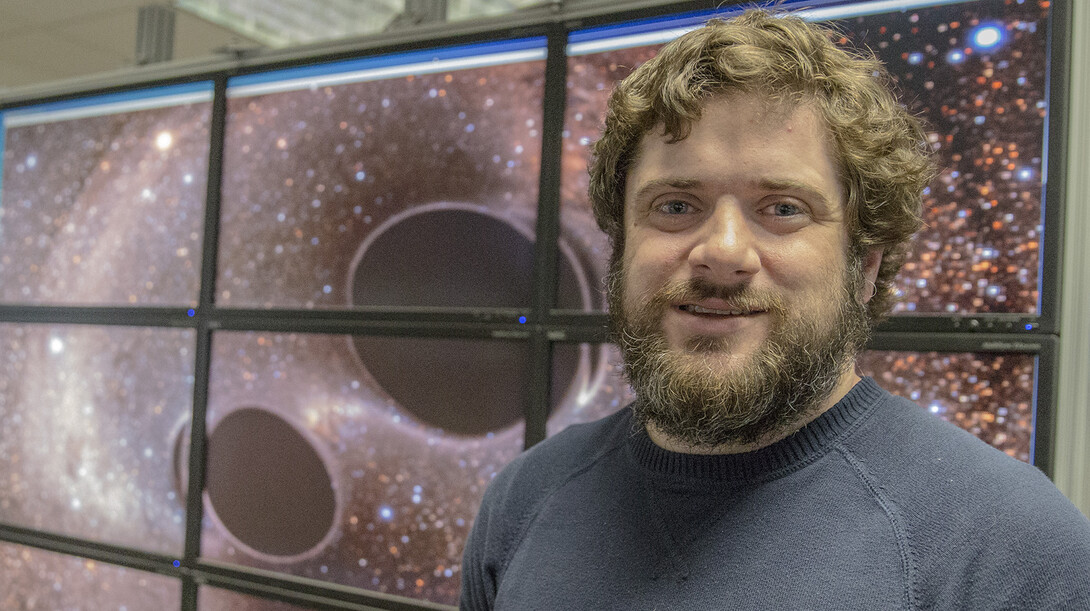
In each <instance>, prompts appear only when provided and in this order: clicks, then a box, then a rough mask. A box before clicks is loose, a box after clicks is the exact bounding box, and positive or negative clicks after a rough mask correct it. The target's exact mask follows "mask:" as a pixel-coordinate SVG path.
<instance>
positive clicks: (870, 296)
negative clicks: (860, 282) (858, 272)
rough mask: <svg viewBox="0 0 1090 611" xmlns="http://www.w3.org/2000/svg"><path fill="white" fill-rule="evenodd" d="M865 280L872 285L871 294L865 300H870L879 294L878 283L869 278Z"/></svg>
mask: <svg viewBox="0 0 1090 611" xmlns="http://www.w3.org/2000/svg"><path fill="white" fill-rule="evenodd" d="M865 282H866V283H867V284H869V285H870V295H869V296H868V297H867V298H866V300H865V301H869V300H871V299H874V296H875V295H877V294H878V285H877V284H875V283H874V282H873V281H871V280H869V279H867V280H865Z"/></svg>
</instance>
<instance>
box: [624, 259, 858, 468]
mask: <svg viewBox="0 0 1090 611" xmlns="http://www.w3.org/2000/svg"><path fill="white" fill-rule="evenodd" d="M848 261H849V264H848V265H847V266H845V267H846V268H847V269H845V272H844V277H843V278H842V279H841V282H840V283H839V286H835V287H833V289H832V290H831V291H829V293H830V294H829V295H827V296H824V298H822V299H818V300H814V301H813V302H812V303H810V304H807V305H808V307H807V311H802V310H801V309H800V308H798V307H797V306H796V311H793V312H792V311H789V308H787V307H786V305H785V304H784V301H783V299H782V298H780V297H779V296H778V295H776V294H773V293H768V292H758V291H755V290H753V289H752V288H751V287H749V286H748V285H742V286H733V287H723V286H717V285H714V284H711V283H709V282H707V281H704V280H701V279H693V280H690V281H688V282H683V283H675V284H670V285H667V286H665V287H663V288H662V289H660V290H659V291H658V292H657V293H655V294H654V295H652V296H651V298H650V299H649V300H647V301H646V302H644V303H642V304H640V305H639V306H637V307H636V308H634V309H633V310H632V311H631V312H629V311H628V310H627V308H626V307H625V305H624V294H625V277H624V271H623V269H622V267H623V266H622V265H621V264H620V262H619V261H613V262H611V265H610V273H609V284H608V291H607V295H608V298H609V305H610V308H609V310H610V326H611V333H612V336H613V340H614V341H615V342H616V343H617V344H618V346H619V347H620V349H621V353H622V355H623V357H624V371H625V376H626V377H627V378H628V381H629V384H631V386H632V388H633V390H634V391H635V392H636V396H637V400H636V402H635V403H634V404H633V411H634V414H635V424H636V425H637V426H639V427H641V428H646V427H648V426H649V425H650V426H653V427H654V428H655V429H657V430H658V431H659V432H661V433H663V434H665V435H666V436H668V437H669V438H672V439H673V440H675V441H678V442H681V443H683V444H685V445H687V446H689V447H691V448H693V449H697V450H714V449H715V448H717V447H722V446H727V445H750V444H753V443H756V442H760V441H761V440H764V439H768V438H770V437H771V436H773V435H775V434H777V433H780V434H782V433H783V432H785V431H787V430H790V429H791V428H793V425H796V424H797V423H798V422H800V421H803V420H804V419H805V418H806V417H807V416H808V415H810V414H812V413H813V412H814V411H815V410H817V409H818V408H819V407H820V406H821V404H822V403H824V402H825V401H826V400H827V399H828V398H829V396H830V395H831V393H832V391H833V389H834V388H836V386H837V385H838V384H839V382H840V380H841V379H842V377H843V376H844V375H845V374H846V373H847V372H848V371H850V370H851V368H852V367H853V366H854V359H855V355H856V354H857V353H858V351H859V350H860V349H861V348H862V347H863V345H864V344H865V343H866V341H867V339H868V337H869V335H870V325H869V323H868V320H867V316H866V309H865V306H864V305H863V304H862V303H861V302H860V301H859V300H858V298H857V295H858V294H859V288H860V286H861V285H862V283H863V275H862V262H861V258H860V257H857V256H849V257H848ZM712 298H715V299H722V300H725V301H727V302H728V303H730V304H731V309H738V310H749V311H752V310H763V311H765V312H767V314H766V315H767V316H769V317H770V324H769V332H768V337H767V338H766V339H765V340H764V342H763V343H762V344H761V345H760V346H759V347H758V348H757V349H756V350H755V351H754V352H753V354H751V355H749V356H742V355H732V354H731V347H732V343H733V341H732V338H731V337H720V336H694V337H690V338H689V339H688V340H687V341H686V344H685V346H684V349H673V348H671V347H670V346H669V344H668V341H667V339H666V336H665V334H664V332H663V329H662V321H663V316H664V314H665V313H666V310H667V309H668V308H670V307H672V306H671V304H676V303H678V302H693V301H699V300H702V299H712ZM724 357H727V358H729V361H731V362H725V360H724ZM736 360H737V362H734V361H736Z"/></svg>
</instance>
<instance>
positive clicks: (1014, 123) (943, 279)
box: [561, 0, 1049, 315]
mask: <svg viewBox="0 0 1090 611" xmlns="http://www.w3.org/2000/svg"><path fill="white" fill-rule="evenodd" d="M1048 7H1049V2H1047V1H1039V2H1034V1H1025V2H1017V1H1014V0H1006V1H1003V0H994V1H982V2H971V3H966V4H959V5H956V6H938V7H930V8H919V9H911V10H906V11H900V12H891V13H883V14H877V15H867V16H864V17H856V18H851V19H845V20H841V21H836V22H832V25H834V26H835V27H837V28H838V29H839V30H840V31H842V32H843V35H844V36H843V41H842V42H844V43H847V44H849V45H851V46H855V47H866V48H869V49H871V50H872V51H873V52H874V53H875V55H877V56H878V58H879V59H881V60H882V61H883V63H885V64H886V67H887V68H888V69H889V71H890V73H891V75H892V76H893V78H894V80H895V81H896V84H897V86H898V88H899V90H900V91H899V94H900V97H901V99H902V101H903V102H904V103H905V104H906V106H907V107H908V108H909V109H910V110H911V111H912V112H913V113H914V114H916V115H917V116H919V117H921V118H922V119H923V120H924V121H925V122H926V124H927V125H928V128H929V138H930V141H931V144H932V146H933V147H934V148H935V150H936V152H937V155H938V159H937V162H938V164H939V166H940V168H941V169H942V171H941V174H940V175H939V176H938V178H937V179H936V180H935V181H934V182H933V183H932V184H931V186H930V187H929V189H928V190H927V192H926V195H925V199H924V221H925V228H924V229H923V231H922V232H921V233H920V234H918V236H917V238H916V248H915V252H914V253H913V254H912V256H911V257H910V258H909V260H908V262H907V263H906V265H905V267H904V269H903V270H902V272H901V274H900V276H899V277H898V278H897V280H896V281H895V287H894V288H895V290H896V292H897V293H898V295H899V297H900V299H901V301H900V303H899V304H898V305H897V306H896V309H895V310H894V312H895V313H918V314H947V315H948V314H982V313H1018V314H1036V313H1037V311H1038V298H1039V288H1038V287H1039V283H1040V273H1039V267H1040V264H1041V231H1042V221H1041V218H1042V212H1043V208H1042V189H1043V176H1044V171H1045V167H1044V161H1043V154H1044V152H1043V147H1044V134H1045V120H1046V117H1047V113H1048V106H1047V88H1046V82H1047V77H1048V74H1047V56H1048V46H1047V42H1048V32H1047V31H1046V30H1047V27H1046V26H1047V23H1048V20H1047V17H1048ZM658 48H659V46H658V45H655V46H643V47H631V48H626V49H620V50H615V51H606V52H598V53H591V54H587V55H577V56H573V57H570V58H569V60H568V103H567V117H566V119H565V132H564V152H563V158H562V172H563V178H562V181H563V182H562V187H561V189H562V211H561V214H562V215H563V216H564V217H565V218H567V219H568V220H569V221H570V222H567V223H564V228H565V231H566V233H565V234H564V236H565V237H566V238H567V239H571V240H573V241H585V240H587V237H586V236H585V235H584V233H582V232H573V231H572V230H570V229H568V228H569V227H573V226H574V227H584V226H587V227H593V226H594V222H593V218H592V216H591V213H590V203H589V200H588V199H587V196H586V193H587V171H586V168H587V163H588V160H589V154H590V148H589V147H590V144H591V143H592V142H593V141H594V140H595V139H596V138H597V136H598V133H599V131H600V129H601V125H602V116H603V114H604V112H605V106H606V100H607V98H608V96H609V92H610V90H611V89H612V87H613V84H614V83H615V82H617V81H618V80H620V79H622V78H624V77H625V76H627V75H628V74H629V73H630V72H631V71H632V70H633V69H635V67H636V66H638V65H639V64H641V63H642V62H644V61H646V60H647V59H649V58H651V57H653V56H654V55H655V53H656V52H657V50H658ZM595 239H596V241H595V242H594V244H595V249H596V252H597V253H599V255H600V256H601V257H603V258H608V253H609V250H608V245H607V244H606V241H605V239H604V238H602V237H597V238H595Z"/></svg>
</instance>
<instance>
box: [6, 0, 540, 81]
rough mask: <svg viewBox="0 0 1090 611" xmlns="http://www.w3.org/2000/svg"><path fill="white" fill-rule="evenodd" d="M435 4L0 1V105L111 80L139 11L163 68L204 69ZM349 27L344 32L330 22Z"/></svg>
mask: <svg viewBox="0 0 1090 611" xmlns="http://www.w3.org/2000/svg"><path fill="white" fill-rule="evenodd" d="M407 1H408V2H410V3H416V4H419V3H423V4H424V5H427V3H429V2H436V1H440V2H441V1H442V0H173V1H168V0H78V1H74V0H0V99H2V98H4V97H8V96H9V94H13V93H14V92H17V91H25V90H27V89H28V88H30V89H33V88H35V87H37V86H39V85H42V84H46V83H50V84H52V83H56V82H58V81H68V80H72V79H84V78H86V77H88V76H94V75H99V74H104V73H116V72H119V71H123V70H125V69H131V68H132V67H133V66H136V65H137V23H138V15H139V10H140V7H142V6H149V5H157V6H160V7H165V8H167V9H169V10H171V11H172V12H173V13H174V16H175V17H174V46H173V57H172V61H173V62H174V63H177V62H188V63H192V62H199V61H200V60H201V59H207V61H208V62H210V63H211V62H214V61H216V60H222V59H224V58H225V57H230V56H231V55H232V50H243V49H255V48H263V49H269V48H276V47H291V46H293V45H298V44H304V43H313V42H315V41H319V40H322V39H329V38H331V37H332V38H336V37H345V36H360V35H366V34H367V33H369V32H375V31H383V29H385V30H389V29H391V28H392V27H397V26H399V25H402V24H403V23H404V21H405V19H404V17H402V18H401V21H400V22H399V23H397V24H391V22H392V21H393V20H395V19H398V14H399V13H401V12H403V11H404V7H405V3H406V2H407ZM532 4H542V2H541V1H540V0H447V12H448V17H449V19H451V20H454V19H459V20H460V19H469V18H472V17H474V16H491V15H496V14H500V13H503V12H510V11H513V10H517V9H518V8H520V7H526V6H530V5H532ZM345 22H349V23H352V24H355V25H354V26H353V27H354V29H352V28H346V27H341V26H340V25H337V26H336V27H334V26H333V24H344V23H345ZM15 97H18V96H15Z"/></svg>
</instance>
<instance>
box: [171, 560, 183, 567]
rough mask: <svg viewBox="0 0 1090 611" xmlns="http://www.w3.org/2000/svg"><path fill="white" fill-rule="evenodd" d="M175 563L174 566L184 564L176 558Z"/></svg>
mask: <svg viewBox="0 0 1090 611" xmlns="http://www.w3.org/2000/svg"><path fill="white" fill-rule="evenodd" d="M173 564H174V568H178V567H180V566H182V563H181V562H180V561H178V560H175V561H174V563H173Z"/></svg>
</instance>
